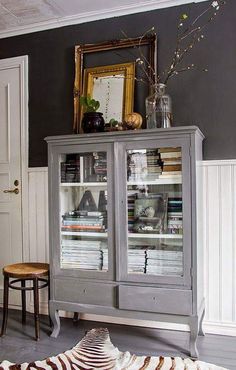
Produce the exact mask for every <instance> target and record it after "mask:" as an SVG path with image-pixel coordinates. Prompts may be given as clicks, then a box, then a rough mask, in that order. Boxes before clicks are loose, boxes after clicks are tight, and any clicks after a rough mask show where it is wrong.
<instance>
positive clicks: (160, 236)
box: [128, 233, 183, 239]
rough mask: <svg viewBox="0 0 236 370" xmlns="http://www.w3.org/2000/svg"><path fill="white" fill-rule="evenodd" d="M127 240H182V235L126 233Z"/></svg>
mask: <svg viewBox="0 0 236 370" xmlns="http://www.w3.org/2000/svg"><path fill="white" fill-rule="evenodd" d="M128 237H129V238H137V239H143V238H145V239H183V235H182V234H144V233H143V234H142V233H128Z"/></svg>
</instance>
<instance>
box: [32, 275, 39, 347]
mask: <svg viewBox="0 0 236 370" xmlns="http://www.w3.org/2000/svg"><path fill="white" fill-rule="evenodd" d="M33 288H34V289H33V290H34V323H35V338H36V340H39V287H38V278H34V279H33Z"/></svg>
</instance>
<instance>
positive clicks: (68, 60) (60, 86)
mask: <svg viewBox="0 0 236 370" xmlns="http://www.w3.org/2000/svg"><path fill="white" fill-rule="evenodd" d="M206 5H207V3H206V2H204V3H198V4H190V5H184V6H180V7H172V8H167V9H161V10H157V11H152V12H146V13H140V14H134V15H129V16H123V17H117V18H112V19H107V20H101V21H96V22H91V23H86V24H81V25H75V26H69V27H64V28H60V29H55V30H49V31H42V32H37V33H32V34H28V35H22V36H17V37H12V38H7V39H1V40H0V58H6V57H13V56H18V55H24V54H28V55H29V99H30V100H29V165H30V166H32V167H34V166H45V165H47V148H46V143H45V142H44V141H43V138H44V137H45V136H48V135H57V134H70V133H72V123H73V80H74V45H76V44H84V43H95V42H100V41H104V40H108V39H109V40H110V39H119V38H122V34H121V30H125V32H126V33H127V34H128V35H129V36H130V37H135V36H139V35H141V34H142V33H144V32H145V31H146V30H147V29H149V28H150V27H152V26H155V28H156V30H157V32H158V38H159V45H158V60H159V63H158V64H159V69H160V70H162V69H163V68H165V66H167V64H168V62H169V61H170V58H171V56H172V52H173V49H174V47H175V38H176V25H177V21H178V16H179V15H180V14H181V13H182V12H187V13H189V14H191V16H192V17H194V16H196V15H197V14H199V13H200V12H201V10H202V9H205V8H206ZM205 33H206V37H205V39H204V41H203V42H201V43H200V44H198V45H197V47H196V48H195V49H194V50H193V52H192V54H191V58H189V61H190V62H191V63H192V62H193V63H195V64H198V65H199V67H202V68H206V67H207V68H208V69H209V71H208V72H207V73H202V72H198V71H192V72H186V73H183V74H182V75H180V76H177V77H176V78H175V79H173V80H172V81H170V84H169V86H168V91H169V93H170V95H171V96H172V99H173V112H174V125H175V126H180V125H193V124H194V125H198V126H199V127H200V129H201V130H202V131H203V133H204V134H205V136H206V140H205V144H204V159H226V158H227V159H228V158H236V145H235V139H236V124H235V120H236V119H235V117H236V104H235V103H234V97H235V96H236V81H235V80H236V77H235V71H236V42H235V37H236V36H235V35H236V1H235V0H227V5H226V6H225V7H224V10H223V14H221V15H220V16H219V17H218V19H217V20H216V21H215V22H214V23H212V24H211V25H210V26H209V28H208V29H207V30H206V32H205ZM113 57H114V62H115V63H116V62H120V63H121V62H123V60H121V59H119V58H118V56H117V55H115V56H114V55H113ZM117 58H118V59H119V61H118V59H117ZM106 61H107V62H108V63H107V64H110V63H111V62H113V58H112V61H111V60H110V57H106ZM93 62H95V63H96V60H94V61H93ZM141 88H143V87H141V86H140V87H139V89H138V95H136V97H137V99H136V104H135V110H136V111H140V112H141V113H143V100H144V96H145V91H143V90H142V91H141Z"/></svg>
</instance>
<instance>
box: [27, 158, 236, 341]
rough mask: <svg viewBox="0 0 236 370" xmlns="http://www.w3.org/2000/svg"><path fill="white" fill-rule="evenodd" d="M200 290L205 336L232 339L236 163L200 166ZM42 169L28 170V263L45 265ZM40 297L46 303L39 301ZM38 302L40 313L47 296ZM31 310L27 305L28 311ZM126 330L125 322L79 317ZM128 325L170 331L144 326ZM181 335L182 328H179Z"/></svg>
mask: <svg viewBox="0 0 236 370" xmlns="http://www.w3.org/2000/svg"><path fill="white" fill-rule="evenodd" d="M202 166H203V202H204V206H203V207H201V208H202V209H203V212H202V213H203V214H202V219H203V233H204V235H203V238H204V251H205V273H204V281H205V284H204V288H205V297H206V316H205V320H204V328H205V330H206V332H208V333H217V334H222V335H235V336H236V224H235V223H236V160H228V161H203V162H202ZM47 190H48V189H47V168H30V169H29V241H30V242H29V245H30V251H29V255H30V259H31V260H32V261H48V255H49V253H48V191H47ZM43 296H44V297H45V299H43ZM43 296H42V301H43V304H42V310H44V309H45V307H46V296H45V295H43ZM29 309H30V310H32V302H31V304H30V307H29ZM83 317H84V318H86V319H94V320H95V319H96V320H97V321H100V320H101V321H107V322H108V321H109V322H117V323H118V322H119V323H124V324H130V320H125V319H120V318H119V319H117V318H106V317H99V316H96V315H84V316H83ZM133 321H134V322H132V324H133V325H141V326H150V327H162V328H163V327H166V328H168V329H169V328H172V327H173V329H174V328H175V329H176V325H173V324H172V325H171V326H170V325H168V326H167V325H166V324H164V325H163V324H160V323H152V322H146V321H141V322H140V321H139V322H137V321H135V320H133ZM181 329H183V330H186V327H184V326H181Z"/></svg>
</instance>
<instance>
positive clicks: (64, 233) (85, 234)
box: [61, 231, 107, 238]
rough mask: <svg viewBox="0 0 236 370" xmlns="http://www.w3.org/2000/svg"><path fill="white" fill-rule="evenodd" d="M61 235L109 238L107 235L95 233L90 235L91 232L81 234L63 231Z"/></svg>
mask: <svg viewBox="0 0 236 370" xmlns="http://www.w3.org/2000/svg"><path fill="white" fill-rule="evenodd" d="M61 235H71V236H88V237H94V238H97V237H99V238H107V233H93V232H91V233H90V232H80V231H62V232H61Z"/></svg>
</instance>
